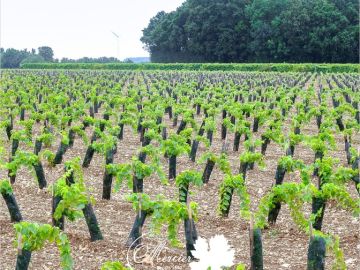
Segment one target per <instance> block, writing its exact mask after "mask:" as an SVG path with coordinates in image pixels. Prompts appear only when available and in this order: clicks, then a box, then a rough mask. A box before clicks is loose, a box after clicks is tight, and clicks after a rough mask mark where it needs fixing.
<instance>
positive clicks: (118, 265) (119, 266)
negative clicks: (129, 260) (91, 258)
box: [101, 261, 130, 270]
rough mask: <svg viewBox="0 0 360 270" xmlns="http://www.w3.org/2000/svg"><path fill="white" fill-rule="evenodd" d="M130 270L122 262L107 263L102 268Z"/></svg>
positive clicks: (106, 269)
mask: <svg viewBox="0 0 360 270" xmlns="http://www.w3.org/2000/svg"><path fill="white" fill-rule="evenodd" d="M128 269H130V268H127V267H125V266H124V265H123V264H122V262H119V261H115V262H105V263H104V264H103V265H102V266H101V270H128Z"/></svg>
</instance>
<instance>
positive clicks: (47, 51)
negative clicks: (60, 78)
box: [38, 46, 54, 62]
mask: <svg viewBox="0 0 360 270" xmlns="http://www.w3.org/2000/svg"><path fill="white" fill-rule="evenodd" d="M38 51H39V55H40V56H41V57H42V58H44V60H45V61H46V62H52V61H53V60H54V52H53V49H51V48H50V47H48V46H42V47H39V48H38Z"/></svg>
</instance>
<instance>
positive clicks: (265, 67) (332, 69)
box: [22, 63, 360, 123]
mask: <svg viewBox="0 0 360 270" xmlns="http://www.w3.org/2000/svg"><path fill="white" fill-rule="evenodd" d="M22 68H25V69H91V70H93V69H105V70H189V71H196V70H199V71H258V72H323V73H336V72H338V73H342V72H352V73H357V72H358V71H359V68H360V67H359V65H358V64H278V63H272V64H267V63H265V64H220V63H216V64H214V63H213V64H209V63H206V64H185V63H181V64H180V63H172V64H158V63H148V64H128V63H118V64H84V63H51V64H50V63H26V64H23V65H22ZM127 120H131V119H130V118H127ZM124 121H126V120H124ZM128 123H133V121H129V122H128Z"/></svg>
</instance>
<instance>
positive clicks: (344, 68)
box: [21, 63, 360, 73]
mask: <svg viewBox="0 0 360 270" xmlns="http://www.w3.org/2000/svg"><path fill="white" fill-rule="evenodd" d="M21 68H23V69H106V70H188V71H191V70H200V71H261V72H267V71H272V72H323V73H337V72H344V73H350V72H351V73H359V71H360V64H288V63H279V64H220V63H195V64H189V63H170V64H162V63H144V64H134V63H107V64H96V63H25V64H23V65H21Z"/></svg>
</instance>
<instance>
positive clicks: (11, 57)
mask: <svg viewBox="0 0 360 270" xmlns="http://www.w3.org/2000/svg"><path fill="white" fill-rule="evenodd" d="M117 62H118V63H120V62H121V61H120V60H119V59H117V58H115V57H105V56H103V57H98V58H92V57H82V58H79V59H71V58H66V57H64V58H62V59H60V60H59V59H56V58H54V51H53V49H52V48H51V47H48V46H41V47H39V48H38V49H37V50H36V49H31V50H30V51H29V50H28V49H22V50H18V49H14V48H8V49H4V48H0V64H1V65H0V67H1V68H20V67H21V66H22V65H24V64H34V63H117ZM125 62H127V63H131V61H130V60H129V59H127V60H125Z"/></svg>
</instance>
